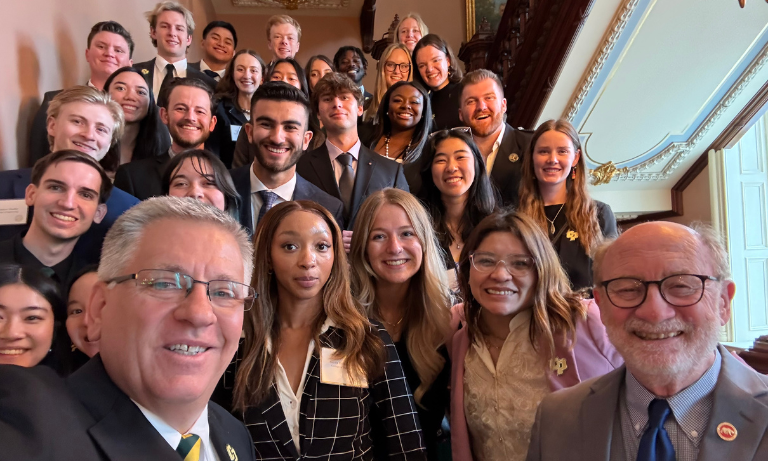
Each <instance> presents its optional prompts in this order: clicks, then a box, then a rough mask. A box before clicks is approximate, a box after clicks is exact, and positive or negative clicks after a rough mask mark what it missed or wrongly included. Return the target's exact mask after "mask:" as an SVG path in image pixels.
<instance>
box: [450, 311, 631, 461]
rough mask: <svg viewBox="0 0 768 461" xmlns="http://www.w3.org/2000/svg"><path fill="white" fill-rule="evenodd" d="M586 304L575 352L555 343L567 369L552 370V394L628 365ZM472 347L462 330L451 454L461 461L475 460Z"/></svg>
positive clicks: (454, 363)
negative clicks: (468, 382) (467, 366)
mask: <svg viewBox="0 0 768 461" xmlns="http://www.w3.org/2000/svg"><path fill="white" fill-rule="evenodd" d="M582 302H583V303H585V304H586V305H587V318H586V319H579V320H578V321H577V322H576V344H575V345H574V348H573V349H572V350H570V351H569V350H568V348H567V347H566V346H565V345H564V344H562V342H563V341H557V339H556V340H555V343H556V347H555V357H557V358H564V359H565V364H566V365H567V368H566V369H565V371H563V373H562V374H561V375H559V376H558V375H557V373H556V372H555V371H552V370H549V372H548V373H547V378H548V380H549V389H550V390H551V391H552V392H555V391H557V390H560V389H564V388H566V387H571V386H574V385H576V384H578V383H580V382H582V381H584V380H587V379H590V378H594V377H595V376H601V375H604V374H606V373H608V372H609V371H611V370H614V369H616V368H618V367H620V366H621V365H622V364H623V363H624V359H622V358H621V356H620V355H619V353H618V352H616V349H614V347H613V345H612V344H611V343H610V341H608V336H607V335H606V333H605V327H604V326H603V323H602V321H601V320H600V311H599V309H598V307H597V304H595V302H594V300H592V299H586V300H584V301H582ZM542 346H543V344H542ZM469 347H470V344H469V335H468V334H467V329H466V328H462V329H461V330H459V331H457V332H456V334H455V335H454V337H453V341H452V344H451V349H452V354H451V359H452V360H451V451H452V452H453V459H455V460H457V461H458V460H461V461H471V460H472V448H471V446H470V443H469V429H468V428H467V420H466V418H465V417H464V358H465V357H466V355H467V351H468V350H469Z"/></svg>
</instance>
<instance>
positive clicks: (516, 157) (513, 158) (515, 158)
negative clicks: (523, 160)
mask: <svg viewBox="0 0 768 461" xmlns="http://www.w3.org/2000/svg"><path fill="white" fill-rule="evenodd" d="M518 160H520V156H519V155H517V154H509V161H510V162H512V163H515V162H516V161H518Z"/></svg>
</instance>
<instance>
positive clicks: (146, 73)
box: [141, 69, 149, 75]
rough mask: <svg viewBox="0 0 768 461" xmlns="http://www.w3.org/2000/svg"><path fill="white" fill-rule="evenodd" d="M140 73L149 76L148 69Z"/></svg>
mask: <svg viewBox="0 0 768 461" xmlns="http://www.w3.org/2000/svg"><path fill="white" fill-rule="evenodd" d="M141 73H142V74H144V75H148V74H149V70H148V69H141Z"/></svg>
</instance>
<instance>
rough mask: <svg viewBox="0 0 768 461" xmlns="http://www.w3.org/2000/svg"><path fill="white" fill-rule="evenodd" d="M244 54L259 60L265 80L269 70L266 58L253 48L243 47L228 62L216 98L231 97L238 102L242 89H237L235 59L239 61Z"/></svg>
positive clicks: (234, 101) (217, 88) (262, 76)
mask: <svg viewBox="0 0 768 461" xmlns="http://www.w3.org/2000/svg"><path fill="white" fill-rule="evenodd" d="M242 54H250V55H251V56H253V57H254V58H256V61H258V62H259V65H260V66H261V79H262V80H264V77H265V74H266V72H267V66H266V65H265V64H264V60H263V59H261V56H259V53H257V52H255V51H253V50H251V49H247V48H246V49H242V50H240V51H238V52H237V53H235V55H234V56H232V59H231V60H230V61H229V64H227V70H226V72H224V77H222V79H221V80H220V81H219V83H218V85H216V98H217V99H222V98H229V99H230V100H231V101H232V102H233V103H234V104H237V94H238V93H239V92H240V90H238V89H237V85H236V84H235V61H237V58H238V56H240V55H242ZM257 83H258V84H257V85H256V89H258V88H259V86H261V82H260V81H259V82H257ZM247 109H248V110H251V108H250V107H248V108H247Z"/></svg>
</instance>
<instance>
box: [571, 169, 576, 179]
mask: <svg viewBox="0 0 768 461" xmlns="http://www.w3.org/2000/svg"><path fill="white" fill-rule="evenodd" d="M571 179H576V167H573V168H571Z"/></svg>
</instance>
